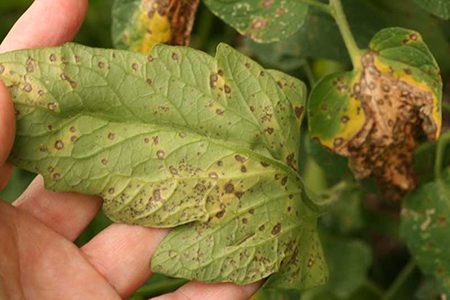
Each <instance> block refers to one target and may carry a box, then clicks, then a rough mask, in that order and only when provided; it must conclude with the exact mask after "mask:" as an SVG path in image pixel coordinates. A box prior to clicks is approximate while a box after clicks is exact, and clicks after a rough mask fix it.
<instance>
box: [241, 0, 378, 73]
mask: <svg viewBox="0 0 450 300" xmlns="http://www.w3.org/2000/svg"><path fill="white" fill-rule="evenodd" d="M343 4H344V5H345V12H346V15H347V16H348V18H349V23H350V25H351V29H352V32H353V33H354V35H355V38H356V39H357V41H358V43H359V44H361V45H365V44H367V42H368V41H369V40H370V37H371V36H372V35H373V34H374V33H375V32H376V31H377V29H379V28H382V27H383V22H382V21H381V20H380V19H379V18H367V16H368V15H373V14H376V13H377V11H376V10H375V9H374V8H373V7H371V6H370V5H368V4H367V3H366V1H363V2H361V1H358V0H351V1H345V2H344V3H343ZM246 45H247V47H248V48H249V50H250V52H251V53H252V54H254V55H255V56H256V57H258V59H260V60H261V61H262V62H264V63H265V64H267V65H270V66H277V67H280V66H281V67H282V68H283V69H284V70H292V69H295V68H298V67H300V66H301V65H302V64H303V59H305V58H326V59H333V60H338V61H344V62H348V61H349V59H348V54H347V50H346V48H345V45H344V42H343V40H342V37H341V35H340V33H339V29H338V27H337V26H336V22H335V21H334V19H333V18H332V17H330V16H329V15H328V14H325V13H323V12H322V11H320V10H318V9H316V8H313V7H311V8H310V9H309V11H308V14H307V16H306V17H305V23H304V24H303V26H302V27H301V28H300V29H299V30H298V31H297V32H295V33H294V34H293V35H292V36H290V37H288V38H287V39H284V40H281V41H279V42H276V43H270V44H259V43H255V42H253V41H251V40H250V39H246Z"/></svg>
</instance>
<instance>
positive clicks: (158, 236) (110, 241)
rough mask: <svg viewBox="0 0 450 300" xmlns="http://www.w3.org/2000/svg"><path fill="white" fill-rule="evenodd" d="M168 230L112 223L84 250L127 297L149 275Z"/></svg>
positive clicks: (110, 281)
mask: <svg viewBox="0 0 450 300" xmlns="http://www.w3.org/2000/svg"><path fill="white" fill-rule="evenodd" d="M167 232H168V231H167V230H166V229H157V228H144V227H140V226H130V225H123V224H113V225H111V226H109V227H108V228H106V229H105V230H103V231H102V232H100V234H98V235H97V236H96V237H94V238H93V239H92V240H91V241H90V242H89V243H87V244H86V245H85V246H83V247H82V248H81V250H82V251H83V252H84V253H85V254H86V258H87V259H88V260H89V261H90V262H91V264H92V265H93V266H94V268H96V269H97V270H98V271H99V272H100V274H101V275H103V277H105V278H106V280H108V282H109V283H110V284H111V285H112V286H113V287H114V288H115V289H116V290H117V292H118V293H119V294H120V295H121V296H122V297H123V298H126V297H127V296H129V295H130V294H131V293H132V292H133V291H134V290H136V289H137V288H139V287H140V286H141V285H142V284H143V283H144V282H145V281H146V280H147V278H148V277H149V276H150V274H151V273H150V268H149V262H150V258H151V257H152V255H153V253H154V252H155V250H156V248H157V246H158V244H159V243H160V242H161V240H162V239H163V238H164V236H165V235H166V234H167Z"/></svg>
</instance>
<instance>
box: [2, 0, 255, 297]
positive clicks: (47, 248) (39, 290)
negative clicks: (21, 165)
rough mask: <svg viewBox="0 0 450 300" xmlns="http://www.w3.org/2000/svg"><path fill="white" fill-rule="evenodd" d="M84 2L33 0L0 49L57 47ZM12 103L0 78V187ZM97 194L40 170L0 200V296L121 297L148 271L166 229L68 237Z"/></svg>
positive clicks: (203, 290)
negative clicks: (46, 181)
mask: <svg viewBox="0 0 450 300" xmlns="http://www.w3.org/2000/svg"><path fill="white" fill-rule="evenodd" d="M86 9H87V0H35V1H34V3H33V4H32V5H31V7H30V8H29V9H28V10H27V12H26V13H25V14H24V15H23V16H22V17H21V18H20V19H19V20H18V21H17V23H16V24H15V25H14V27H13V28H12V29H11V31H10V32H9V34H8V35H7V37H6V38H5V39H4V41H3V42H2V44H1V45H0V52H5V51H11V50H15V49H22V48H33V47H47V46H56V45H60V44H62V43H64V42H67V41H70V40H71V39H72V38H73V37H74V35H75V34H76V32H77V31H78V29H79V27H80V25H81V23H82V20H83V18H84V15H85V12H86ZM14 134H15V121H14V108H13V104H12V101H11V99H10V95H9V93H8V90H7V89H6V88H5V86H4V85H3V84H1V83H0V189H2V188H4V186H5V185H6V183H7V181H8V179H9V177H10V174H11V171H12V166H11V165H10V164H8V163H7V162H6V160H7V157H8V155H9V153H10V150H11V147H12V145H13V142H14ZM100 207H101V199H99V198H95V197H89V196H84V195H79V194H74V193H54V192H50V191H46V190H45V189H44V187H43V181H42V178H40V177H39V176H38V177H37V178H36V179H35V180H34V181H33V182H32V183H31V185H30V186H29V187H28V188H27V190H26V191H25V192H24V193H23V194H22V195H21V196H20V197H19V198H18V199H17V200H16V201H15V202H14V203H13V204H12V205H11V204H8V203H6V202H4V201H0V241H1V243H0V299H121V298H126V297H128V296H129V295H131V294H132V293H133V291H135V290H136V289H137V288H139V287H140V286H141V285H142V284H143V283H144V282H145V281H146V280H147V279H148V277H149V276H151V272H150V269H149V267H148V262H149V261H150V258H151V256H152V254H153V253H154V251H155V249H156V247H157V245H158V244H159V242H160V241H161V240H162V239H163V238H164V236H165V235H166V233H167V230H163V229H155V228H143V227H139V226H130V225H123V224H113V225H111V226H109V227H108V228H106V229H105V230H103V231H102V232H100V233H99V234H98V235H97V236H95V237H94V238H92V239H91V241H89V242H88V243H87V244H86V245H84V246H83V247H81V248H78V247H77V246H76V245H75V244H74V243H73V241H74V240H75V239H76V238H77V236H78V235H79V234H80V233H81V232H82V231H83V229H84V228H85V227H86V226H87V225H88V224H89V222H90V221H91V220H92V219H93V218H94V216H95V215H96V214H97V212H98V210H99V209H100ZM258 287H259V283H256V284H252V285H247V286H237V285H233V284H228V283H227V284H206V283H200V282H189V283H187V284H185V285H184V286H182V287H181V288H179V289H178V290H176V291H175V292H173V293H170V294H166V295H163V296H160V297H157V298H155V299H159V300H170V299H177V300H178V299H212V300H214V299H236V300H239V299H248V298H249V297H250V296H251V295H252V294H253V293H254V292H255V291H256V289H257V288H258Z"/></svg>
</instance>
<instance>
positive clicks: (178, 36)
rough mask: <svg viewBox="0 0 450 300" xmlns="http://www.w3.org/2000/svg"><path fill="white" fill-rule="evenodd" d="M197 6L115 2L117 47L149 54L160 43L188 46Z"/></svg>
mask: <svg viewBox="0 0 450 300" xmlns="http://www.w3.org/2000/svg"><path fill="white" fill-rule="evenodd" d="M197 5H198V0H196V1H169V0H114V5H113V7H112V28H111V29H112V30H111V32H112V39H113V42H114V46H115V47H116V48H119V49H129V50H132V51H136V52H141V53H144V54H147V53H150V50H151V49H152V47H153V46H154V45H156V44H158V43H169V44H174V45H187V44H189V39H190V34H191V30H192V25H193V21H194V14H195V11H196V9H197Z"/></svg>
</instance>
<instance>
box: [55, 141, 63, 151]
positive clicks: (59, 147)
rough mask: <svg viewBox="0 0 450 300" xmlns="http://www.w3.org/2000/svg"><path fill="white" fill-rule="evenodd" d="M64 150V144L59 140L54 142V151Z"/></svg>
mask: <svg viewBox="0 0 450 300" xmlns="http://www.w3.org/2000/svg"><path fill="white" fill-rule="evenodd" d="M63 148H64V143H63V141H61V140H57V141H56V142H55V149H56V150H62V149H63Z"/></svg>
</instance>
